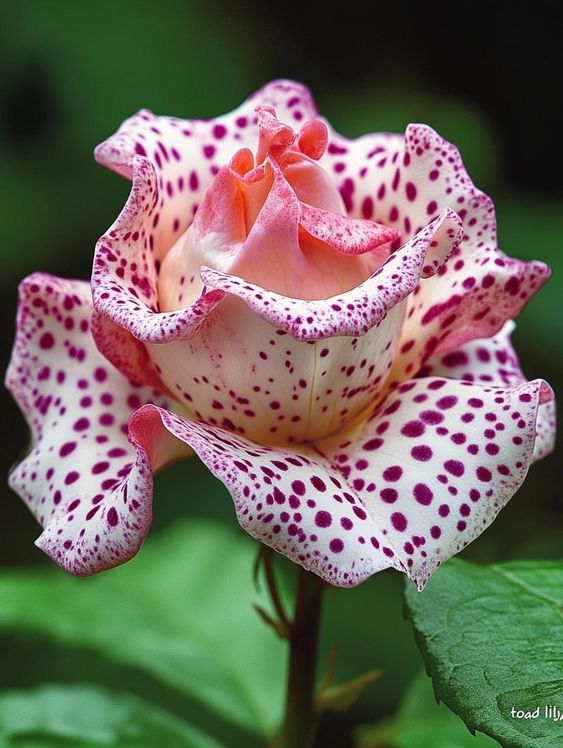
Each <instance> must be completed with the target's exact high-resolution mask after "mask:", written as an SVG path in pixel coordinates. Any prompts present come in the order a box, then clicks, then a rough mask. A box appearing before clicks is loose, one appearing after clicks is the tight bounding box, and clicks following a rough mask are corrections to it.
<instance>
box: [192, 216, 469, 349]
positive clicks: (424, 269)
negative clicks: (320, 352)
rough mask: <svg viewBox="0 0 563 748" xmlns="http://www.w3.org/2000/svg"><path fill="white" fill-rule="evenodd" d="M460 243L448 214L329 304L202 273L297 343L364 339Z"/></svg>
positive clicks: (456, 226) (213, 285)
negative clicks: (347, 338)
mask: <svg viewBox="0 0 563 748" xmlns="http://www.w3.org/2000/svg"><path fill="white" fill-rule="evenodd" d="M459 238H460V222H459V219H458V217H457V216H456V214H455V213H453V212H452V211H450V210H447V211H445V212H444V213H443V215H441V216H440V217H439V218H437V219H436V220H435V221H433V222H432V223H431V224H429V225H428V226H427V227H426V228H425V229H423V230H422V231H421V232H420V233H419V234H417V236H415V237H414V238H413V239H412V240H411V241H410V242H408V243H407V244H405V245H404V246H403V247H401V248H399V249H398V250H397V251H396V252H394V253H393V254H392V255H391V256H390V257H389V259H388V260H387V262H386V263H385V264H384V265H382V266H381V267H380V268H379V269H378V270H377V271H376V272H375V273H374V274H373V275H372V276H371V277H370V278H368V279H367V280H366V281H364V282H363V283H361V284H360V285H358V286H357V287H356V288H353V289H352V290H350V291H348V292H346V293H343V294H339V295H337V296H333V297H332V298H328V299H318V300H312V301H308V300H301V299H296V298H287V297H286V296H282V295H280V294H277V293H273V292H269V291H267V290H265V289H264V288H260V287H258V286H256V285H254V284H252V283H248V282H246V281H245V280H243V279H242V278H237V277H236V276H233V275H228V274H226V273H221V272H218V271H216V270H212V269H210V268H202V271H201V277H202V279H203V282H204V283H205V284H206V286H210V287H211V288H215V289H217V290H220V291H222V292H225V293H229V294H233V295H235V296H238V297H239V298H240V299H242V300H243V301H245V302H246V304H248V306H249V307H250V308H251V309H253V310H254V311H255V312H256V313H257V314H259V315H260V317H262V319H264V320H265V321H266V322H268V323H269V324H270V325H273V326H274V327H276V328H277V329H279V330H283V331H285V332H288V333H289V334H290V335H292V336H293V337H294V338H296V339H297V340H322V339H324V338H329V337H334V336H339V335H351V336H355V335H364V334H365V333H366V332H367V331H368V330H370V329H371V328H372V327H374V326H375V325H377V324H378V323H379V322H380V321H381V320H382V319H383V318H384V317H385V315H386V314H387V313H388V312H389V310H390V309H392V308H393V307H394V306H396V305H397V304H398V303H399V302H400V301H402V300H403V299H405V298H406V297H407V296H408V294H410V293H411V292H412V291H413V290H414V289H415V288H416V286H417V284H418V281H419V279H420V277H421V276H422V277H428V276H430V275H432V274H433V273H435V272H436V271H437V270H438V268H439V267H441V266H442V265H443V263H444V262H445V260H446V258H447V257H448V255H449V254H450V253H451V252H452V251H453V250H454V249H455V247H456V246H457V243H458V241H459Z"/></svg>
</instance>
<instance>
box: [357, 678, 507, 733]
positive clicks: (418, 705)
mask: <svg viewBox="0 0 563 748" xmlns="http://www.w3.org/2000/svg"><path fill="white" fill-rule="evenodd" d="M357 744H358V748H383V746H385V748H387V746H389V747H391V748H494V746H497V747H498V743H497V742H496V741H494V740H492V739H491V738H488V737H487V736H486V735H482V734H481V733H477V734H476V735H472V734H471V733H470V732H469V730H468V729H467V727H466V726H465V725H464V724H463V722H462V721H461V720H460V719H459V717H456V716H455V714H452V712H451V711H450V710H449V709H447V708H446V707H445V706H443V705H441V704H437V703H436V698H435V696H434V694H433V692H432V684H431V682H430V680H429V678H428V676H427V675H426V674H425V673H419V674H418V675H417V677H416V678H415V679H414V680H413V681H412V683H411V685H410V687H409V688H408V690H407V692H406V694H405V697H404V700H403V703H402V704H401V707H400V708H399V710H398V711H397V713H396V714H395V715H394V716H393V717H391V718H388V719H386V720H383V721H382V722H381V723H380V724H378V725H376V726H375V727H363V728H361V729H359V730H358V733H357Z"/></svg>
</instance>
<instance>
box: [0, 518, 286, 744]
mask: <svg viewBox="0 0 563 748" xmlns="http://www.w3.org/2000/svg"><path fill="white" fill-rule="evenodd" d="M257 548H258V547H257V545H256V544H255V543H252V542H251V541H250V540H247V539H246V538H245V537H244V536H242V534H241V533H240V531H237V530H235V529H234V528H233V529H230V528H225V527H222V526H220V525H216V524H213V523H210V522H204V521H197V520H192V521H191V522H190V523H181V524H178V525H175V527H174V529H172V530H171V531H169V532H168V533H165V534H163V535H161V537H160V538H158V539H157V540H149V541H148V542H147V544H146V545H145V547H144V548H143V550H142V551H141V553H140V554H139V556H138V557H137V558H136V559H134V560H133V561H131V562H129V563H128V564H126V565H124V566H122V567H120V568H118V569H115V570H112V571H110V572H107V573H105V574H102V575H100V576H97V577H90V578H83V579H77V578H73V577H70V576H68V575H67V574H66V573H64V572H62V571H60V570H58V569H56V568H53V569H49V570H47V571H32V572H29V571H27V572H22V571H19V572H7V573H4V574H2V575H0V629H2V630H4V631H9V632H13V631H17V632H18V634H19V635H21V634H22V633H23V632H33V633H34V634H37V635H40V636H43V637H45V636H48V637H51V638H53V639H54V640H56V641H57V642H59V643H60V644H63V645H66V646H73V647H87V648H90V649H94V650H96V651H98V652H100V653H101V654H103V655H104V656H105V657H109V658H110V659H111V660H113V661H114V662H116V663H120V664H125V665H128V666H134V667H136V668H138V669H140V670H142V671H144V672H148V673H149V674H150V675H151V676H153V677H156V678H158V679H159V680H160V681H161V682H164V683H166V684H167V685H168V686H172V687H174V688H175V689H177V690H178V691H180V692H182V693H184V694H186V695H188V696H189V697H190V698H192V699H195V700H197V701H199V702H201V703H202V704H203V705H204V706H205V707H206V708H207V709H211V710H212V711H215V712H217V713H218V714H219V715H221V717H222V718H224V719H228V720H230V721H232V722H233V723H235V724H237V725H239V726H241V727H244V728H246V729H249V730H252V731H253V732H259V733H262V734H266V733H270V732H271V731H272V730H273V728H274V727H275V726H276V724H277V723H278V720H279V717H280V710H281V705H282V688H283V682H284V655H285V652H284V646H283V644H282V643H281V642H280V641H278V640H277V639H276V638H275V636H274V635H273V634H272V632H271V631H270V630H269V629H268V628H267V627H266V626H264V624H263V623H262V622H261V621H260V620H259V618H258V616H257V615H256V613H255V611H254V610H253V609H252V603H253V602H255V601H259V602H260V604H262V605H267V603H264V601H263V600H259V598H258V596H257V594H256V592H255V590H254V587H253V583H252V567H253V562H254V558H255V554H256V552H257ZM76 673H77V677H78V678H82V679H83V678H84V675H83V674H82V673H81V672H80V667H79V664H77V669H76Z"/></svg>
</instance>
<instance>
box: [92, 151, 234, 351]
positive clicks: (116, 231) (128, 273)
mask: <svg viewBox="0 0 563 748" xmlns="http://www.w3.org/2000/svg"><path fill="white" fill-rule="evenodd" d="M158 204H159V203H158V186H157V180H156V175H155V173H154V169H153V167H152V165H151V164H150V163H149V162H148V161H147V159H145V158H143V157H141V156H137V157H135V162H134V173H133V186H132V189H131V195H130V197H129V200H128V201H127V204H126V205H125V208H124V209H123V211H122V213H121V214H120V215H119V217H118V218H117V220H116V221H115V223H114V224H113V226H112V227H111V228H110V229H109V231H108V232H107V234H105V235H104V236H103V237H102V238H101V239H100V240H99V242H98V244H97V246H96V254H95V258H94V268H93V272H92V297H93V300H94V307H95V309H96V311H97V312H99V313H100V314H102V315H104V316H105V317H107V318H108V319H109V320H111V321H112V322H114V323H115V324H116V325H118V326H119V327H122V328H124V329H125V330H127V331H129V332H130V333H131V334H132V335H133V336H134V338H136V339H137V341H152V340H156V341H159V342H163V341H165V340H178V339H187V338H189V337H191V336H192V335H194V334H195V333H196V332H197V331H198V330H199V328H200V327H201V325H202V324H203V322H204V321H205V319H206V317H207V315H208V314H209V313H210V312H211V311H212V310H213V309H214V308H215V307H216V306H217V304H218V303H219V302H220V301H221V299H222V298H223V297H224V293H222V292H221V291H211V292H208V291H207V290H206V289H203V290H202V291H201V293H200V295H199V297H198V298H197V299H196V300H195V301H194V303H193V304H191V305H190V306H189V307H188V308H186V309H181V310H179V311H175V312H167V313H161V314H159V313H158V294H157V269H158V264H157V263H156V262H155V256H154V254H153V251H154V248H155V242H156V238H155V234H154V227H155V225H156V224H157V223H158V221H157V220H156V219H157V218H158ZM93 332H94V335H95V336H96V337H98V335H100V347H101V348H102V350H104V352H107V351H106V349H105V348H104V344H103V341H102V340H101V333H100V331H99V330H98V328H97V327H96V328H95V329H94V331H93ZM131 344H132V345H134V343H133V341H131ZM137 346H139V347H140V348H142V344H141V343H140V342H138V343H137ZM142 356H143V353H142V351H141V352H139V353H138V357H139V358H142Z"/></svg>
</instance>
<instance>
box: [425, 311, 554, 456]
mask: <svg viewBox="0 0 563 748" xmlns="http://www.w3.org/2000/svg"><path fill="white" fill-rule="evenodd" d="M514 328H515V324H514V322H512V321H509V322H507V323H506V324H505V326H504V327H503V328H502V330H501V331H500V332H498V333H497V334H496V335H494V336H493V337H492V338H481V339H478V340H472V341H471V342H470V343H465V344H464V345H462V346H460V347H459V348H456V349H454V350H451V351H448V353H444V354H440V355H437V356H433V357H432V358H431V359H429V360H428V362H427V363H426V365H425V366H424V368H423V369H422V370H421V371H420V376H442V377H453V378H454V379H460V380H463V381H465V382H479V383H482V384H488V385H502V386H505V387H516V386H518V385H519V384H522V383H523V382H526V381H527V379H526V377H525V376H524V374H523V372H522V369H521V368H520V362H519V361H518V357H517V355H516V351H515V350H514V348H513V346H512V343H511V340H510V336H511V334H512V332H513V330H514ZM555 430H556V412H555V401H553V400H551V399H549V400H548V401H543V400H541V399H540V405H539V407H538V416H537V421H536V441H535V444H534V454H533V459H532V462H536V461H537V460H540V459H542V457H545V456H546V455H548V454H549V453H550V452H552V451H553V449H554V447H555Z"/></svg>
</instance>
